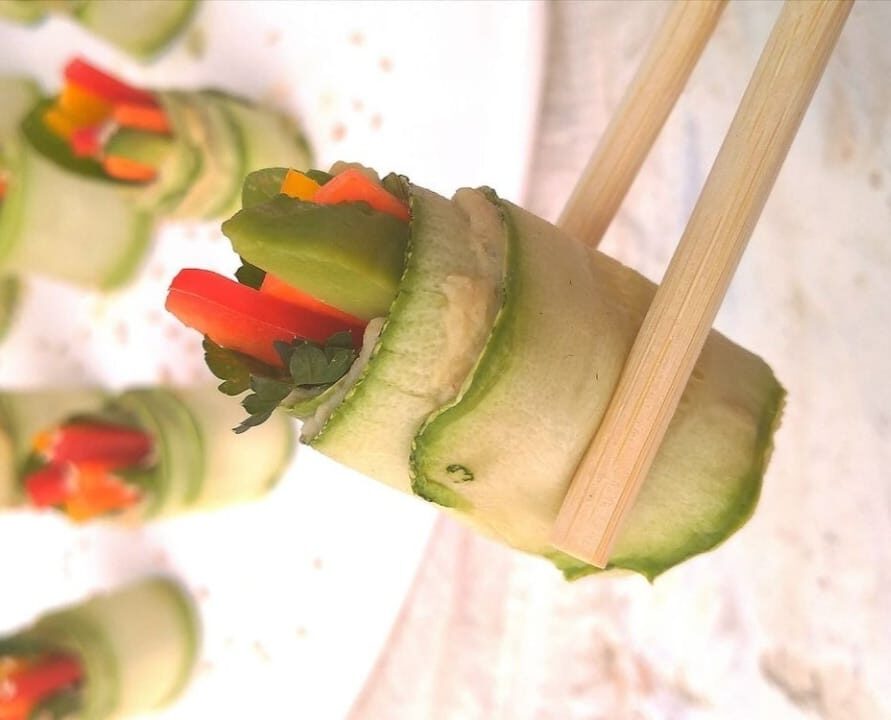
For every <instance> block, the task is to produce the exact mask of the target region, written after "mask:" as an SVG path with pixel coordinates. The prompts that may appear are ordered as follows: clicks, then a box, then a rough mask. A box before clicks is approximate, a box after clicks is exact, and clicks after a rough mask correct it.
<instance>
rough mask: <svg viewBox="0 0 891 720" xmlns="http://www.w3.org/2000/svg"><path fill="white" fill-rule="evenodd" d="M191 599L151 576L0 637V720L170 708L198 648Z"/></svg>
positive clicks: (93, 719) (97, 718)
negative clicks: (168, 706) (12, 633)
mask: <svg viewBox="0 0 891 720" xmlns="http://www.w3.org/2000/svg"><path fill="white" fill-rule="evenodd" d="M199 635H200V628H199V622H198V617H197V615H196V612H195V608H194V606H193V603H192V600H191V598H190V597H189V596H188V595H187V594H186V592H185V590H184V589H183V588H181V587H180V586H179V585H178V584H176V583H174V582H172V581H170V580H167V579H162V578H151V579H148V580H143V581H141V582H138V583H135V584H132V585H129V586H127V587H124V588H121V589H118V590H116V591H114V592H111V593H108V594H105V595H97V596H95V597H93V598H91V599H89V600H86V601H85V602H82V603H80V604H78V605H73V606H71V607H69V608H65V609H62V610H57V611H55V612H51V613H48V614H46V615H43V616H42V617H40V618H39V619H38V620H37V621H36V622H35V623H34V624H33V625H32V626H31V627H29V628H27V629H25V630H23V631H21V632H18V633H16V634H14V635H11V636H8V637H5V638H0V718H3V720H32V719H34V718H46V719H47V720H62V719H63V718H65V719H68V718H78V719H79V720H105V719H106V718H118V717H125V716H128V715H134V714H137V713H143V712H147V711H150V710H154V709H156V708H160V707H163V706H164V705H167V704H169V703H170V702H172V701H173V700H174V699H175V698H176V697H177V696H179V695H180V694H181V693H182V691H183V690H184V689H185V687H186V686H187V685H188V682H189V679H190V677H191V674H192V671H193V669H194V666H195V661H196V658H197V656H198V647H199V643H200V638H199Z"/></svg>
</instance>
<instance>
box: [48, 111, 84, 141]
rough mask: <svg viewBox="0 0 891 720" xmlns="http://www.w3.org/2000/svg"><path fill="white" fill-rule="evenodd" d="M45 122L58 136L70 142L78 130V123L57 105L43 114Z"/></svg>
mask: <svg viewBox="0 0 891 720" xmlns="http://www.w3.org/2000/svg"><path fill="white" fill-rule="evenodd" d="M43 122H44V124H45V125H46V126H47V127H48V128H49V129H50V130H52V131H53V132H54V133H55V134H56V135H58V136H59V137H60V138H64V139H65V140H70V139H71V136H72V135H73V134H74V131H75V130H77V123H75V122H74V120H72V119H71V118H70V117H68V116H67V115H66V114H65V113H64V112H62V110H61V109H59V107H58V106H57V105H53V106H51V107H50V108H49V109H48V110H47V111H46V112H45V113H44V114H43Z"/></svg>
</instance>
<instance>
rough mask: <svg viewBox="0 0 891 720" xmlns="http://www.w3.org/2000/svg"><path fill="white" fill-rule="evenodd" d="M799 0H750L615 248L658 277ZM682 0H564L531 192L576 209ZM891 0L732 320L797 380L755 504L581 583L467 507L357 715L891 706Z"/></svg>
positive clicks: (630, 210) (750, 271)
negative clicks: (573, 202) (705, 544)
mask: <svg viewBox="0 0 891 720" xmlns="http://www.w3.org/2000/svg"><path fill="white" fill-rule="evenodd" d="M779 6H780V4H779V3H776V2H764V3H759V2H737V3H730V5H729V6H728V9H727V11H726V12H725V14H724V17H723V18H722V20H721V22H720V24H719V27H718V29H717V31H716V33H715V36H714V37H713V39H712V41H711V43H710V46H709V47H708V49H707V50H706V53H705V55H704V56H703V58H702V60H701V62H700V65H699V67H698V68H697V70H696V72H695V73H694V75H693V78H692V80H691V83H690V87H689V88H688V90H687V91H686V92H685V93H684V95H683V97H682V98H681V101H680V103H679V105H678V107H677V109H676V111H675V112H674V114H673V115H672V117H671V119H670V120H669V123H668V125H667V126H666V128H665V130H664V131H663V134H662V136H661V138H660V140H659V143H658V146H657V147H656V148H655V150H654V152H653V155H652V156H651V158H650V159H649V160H648V162H647V164H646V165H645V167H644V169H643V171H642V174H641V177H640V178H639V180H638V182H637V183H636V184H635V186H634V188H633V189H632V191H631V193H630V195H629V197H628V199H627V201H626V203H625V205H624V207H623V209H622V211H621V213H620V215H619V216H618V218H617V220H616V222H615V224H614V226H613V227H612V228H611V230H610V232H609V234H608V235H607V237H606V240H605V242H604V245H603V249H604V250H605V251H606V252H608V253H610V254H612V255H614V256H615V257H617V258H619V259H621V260H623V261H625V262H626V263H628V264H630V265H632V266H634V267H636V268H637V269H639V270H641V271H643V272H644V273H645V274H647V275H649V276H650V277H651V278H653V279H658V278H659V276H660V274H661V272H662V271H663V269H664V267H665V265H666V263H667V261H668V258H669V257H670V255H671V252H672V249H673V248H674V245H675V244H676V242H677V240H678V238H679V237H680V234H681V231H682V229H683V227H684V224H685V223H686V220H687V217H688V215H689V213H690V210H691V209H692V206H693V203H694V202H695V198H696V196H697V194H698V192H699V189H700V188H701V186H702V183H703V182H704V179H705V176H706V174H707V172H708V168H709V167H710V165H711V162H712V160H713V159H714V157H715V155H716V153H717V149H718V147H719V144H720V141H721V139H722V137H723V135H724V133H725V131H726V129H727V126H728V125H729V122H730V118H731V116H732V113H733V111H734V109H735V107H736V104H737V103H738V101H739V99H740V97H741V95H742V92H743V90H744V87H745V84H746V82H747V80H748V77H749V75H750V74H751V71H752V69H753V68H754V65H755V62H756V60H757V57H758V54H759V53H760V49H761V47H762V46H763V44H764V41H765V40H766V37H767V34H768V32H769V30H770V27H771V25H772V22H773V20H774V18H775V17H776V15H777V13H778V11H779ZM665 8H666V6H665V5H664V4H662V3H656V2H637V3H629V2H578V3H571V2H558V3H554V4H551V5H550V6H549V12H550V21H551V24H550V32H549V41H550V45H549V58H548V60H549V61H548V71H547V77H546V85H545V90H544V106H543V111H542V116H541V122H540V136H539V140H538V144H537V150H536V154H535V157H534V162H533V166H532V184H531V192H530V195H529V198H528V203H527V204H529V205H530V206H531V208H532V209H533V210H536V211H537V212H539V213H541V214H543V215H545V216H546V217H549V218H552V219H553V218H555V217H556V215H557V213H558V212H559V210H560V207H561V206H562V203H563V202H564V200H565V199H566V197H567V196H568V194H569V191H570V189H571V187H572V185H573V183H574V181H575V178H576V177H577V176H578V174H579V172H580V171H581V169H582V167H583V165H584V163H585V161H586V159H587V156H588V154H589V152H590V150H591V148H592V147H593V145H594V143H595V142H596V139H597V137H598V136H599V134H600V132H601V131H602V130H603V128H604V126H605V124H606V122H607V119H608V117H609V115H610V113H611V112H612V110H613V109H614V107H615V106H616V104H617V103H618V100H619V99H620V97H621V94H622V92H623V90H624V88H625V86H626V85H627V82H628V80H629V78H630V76H631V73H632V72H633V71H634V68H635V67H636V64H637V62H638V60H639V58H640V56H641V54H642V52H643V49H644V47H645V46H646V42H647V39H648V38H649V36H650V34H651V33H652V31H653V30H654V28H655V27H656V26H657V24H658V22H659V20H660V18H661V15H662V14H663V13H664V11H665ZM889 37H891V3H887V2H869V1H865V0H864V1H862V2H860V3H858V4H857V5H856V6H855V8H854V10H853V13H852V15H851V17H850V19H849V21H848V24H847V27H846V28H845V31H844V33H843V35H842V38H841V41H840V44H839V46H838V48H837V51H836V53H835V56H834V57H833V59H832V60H831V62H830V65H829V67H828V69H827V72H826V75H825V77H824V79H823V82H822V84H821V86H820V88H819V89H818V91H817V94H816V96H815V98H814V101H813V104H812V106H811V109H810V111H809V113H808V115H807V116H806V118H805V120H804V124H803V126H802V128H801V131H800V133H799V136H798V138H797V140H796V142H795V145H794V146H793V148H792V150H791V153H790V155H789V158H788V160H787V162H786V165H785V167H784V169H783V171H782V173H781V175H780V178H779V180H778V182H777V185H776V188H775V190H774V192H773V195H772V197H771V199H770V201H769V202H768V204H767V207H766V208H765V211H764V214H763V216H762V219H761V222H760V224H759V226H758V228H757V230H756V232H755V234H754V236H753V238H752V241H751V244H750V246H749V249H748V251H747V254H746V256H745V258H744V259H743V262H742V264H741V266H740V268H739V271H738V273H737V276H736V278H735V281H734V284H733V286H732V288H731V291H730V294H729V296H728V298H727V300H726V302H725V304H724V307H723V309H722V311H721V314H720V316H719V318H718V322H717V326H718V327H719V329H721V330H722V331H724V332H725V333H727V334H728V335H729V336H730V337H732V338H733V339H735V340H737V341H738V342H740V343H741V344H743V345H745V346H747V347H749V348H750V349H752V350H755V351H756V352H758V353H759V354H761V355H763V356H764V357H765V358H766V359H767V360H768V362H770V363H771V365H772V366H773V367H774V369H775V371H776V373H777V375H778V376H779V377H780V379H781V380H782V382H783V383H784V384H785V386H786V388H787V389H788V391H789V400H788V405H787V408H786V413H785V420H784V424H783V426H782V428H781V429H780V431H779V434H778V435H777V438H776V451H775V453H774V457H773V460H772V463H771V466H770V469H769V473H768V476H767V478H766V481H765V487H764V492H763V496H762V501H761V504H760V507H759V510H758V511H757V513H756V515H755V517H754V519H753V520H752V521H751V522H750V523H749V524H748V526H747V527H746V528H745V529H744V530H743V531H742V532H740V533H739V534H738V535H736V536H735V537H734V538H732V539H731V540H730V541H729V542H727V543H726V544H725V545H724V546H722V547H721V548H720V549H718V550H717V551H716V552H713V553H711V554H709V555H706V556H702V557H699V558H697V559H695V560H693V561H692V562H689V563H687V564H685V565H683V566H681V567H679V568H676V569H675V570H673V571H671V572H669V573H667V574H666V575H665V576H663V577H661V578H659V579H658V580H657V581H656V583H655V584H654V585H652V586H650V585H648V584H647V583H646V582H645V581H643V580H641V579H638V578H614V579H597V578H593V579H587V580H582V581H580V582H578V583H576V584H573V585H567V584H565V583H563V582H562V580H560V579H559V577H558V576H557V575H556V574H555V573H554V571H553V570H551V569H550V568H549V567H546V566H545V565H544V564H543V563H540V562H539V561H536V560H533V559H527V558H523V557H519V556H517V555H514V554H511V553H509V552H507V551H505V550H503V549H502V548H500V547H496V546H495V545H493V544H491V543H489V542H488V541H486V540H483V539H480V538H478V537H475V536H472V535H470V534H469V533H467V532H466V531H465V530H463V529H461V528H458V527H457V526H455V525H454V524H452V523H451V522H449V521H447V520H441V521H440V522H439V524H438V526H437V528H436V530H435V532H434V536H433V539H432V541H431V544H430V546H429V549H428V553H427V556H426V560H425V563H424V565H423V567H422V569H421V572H420V574H419V576H418V578H417V580H416V582H415V584H414V587H413V590H412V591H411V594H410V596H409V599H408V601H407V602H406V604H405V606H404V608H403V611H402V614H401V616H400V619H399V621H398V623H397V626H396V629H395V630H394V632H393V634H392V636H391V639H390V642H389V645H388V649H387V651H386V652H385V654H384V655H383V656H382V657H381V659H380V660H379V663H378V666H377V669H376V671H375V673H374V674H373V676H372V677H371V678H370V680H369V682H368V684H367V685H366V688H365V691H364V693H363V695H362V697H361V698H360V699H359V701H358V702H357V703H356V705H355V706H354V709H353V713H352V717H353V720H372V719H377V718H392V719H394V720H400V719H402V718H405V719H414V718H425V719H426V718H430V719H431V720H434V719H436V720H446V719H453V718H454V719H460V720H474V719H476V718H480V719H483V718H485V719H486V720H496V719H501V718H504V719H508V718H509V719H510V720H532V719H533V718H534V719H536V720H550V719H554V720H557V719H560V720H574V719H579V720H582V719H585V720H587V719H589V718H590V719H594V718H611V719H612V718H623V719H624V718H671V719H677V720H692V719H693V718H697V719H699V718H722V719H725V718H790V719H799V718H800V719H802V720H803V719H804V718H813V717H820V718H826V719H831V720H856V719H859V718H864V719H873V718H875V719H878V718H888V717H891V701H889V700H888V696H887V692H886V690H887V688H888V687H889V686H891V622H889V620H891V543H889V540H891V533H889V530H891V472H889V461H891V383H889V382H888V379H887V374H888V371H889V370H891V340H889V329H891V279H889V278H891V85H889V82H888V78H889V77H891V45H889V43H888V38H889Z"/></svg>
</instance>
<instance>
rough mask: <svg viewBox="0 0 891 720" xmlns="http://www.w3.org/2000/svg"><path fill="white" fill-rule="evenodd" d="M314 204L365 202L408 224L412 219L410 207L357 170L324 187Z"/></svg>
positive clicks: (343, 174) (347, 171)
mask: <svg viewBox="0 0 891 720" xmlns="http://www.w3.org/2000/svg"><path fill="white" fill-rule="evenodd" d="M312 202H314V203H318V204H319V205H338V204H340V203H345V202H364V203H368V204H369V205H370V206H371V207H372V208H374V209H375V210H379V211H380V212H384V213H387V214H389V215H392V216H393V217H395V218H396V219H398V220H404V221H405V222H408V220H409V219H410V218H411V213H410V212H409V210H408V205H406V204H405V203H404V202H402V201H401V200H400V199H399V198H397V197H396V196H395V195H393V194H392V193H390V192H388V191H387V190H386V189H385V188H384V187H383V186H381V185H379V184H378V183H376V182H374V180H372V179H371V178H369V177H367V176H366V175H364V174H363V173H362V172H361V171H359V170H356V169H355V168H351V169H349V170H344V171H343V172H342V173H340V175H335V176H334V177H333V178H331V179H330V180H329V181H328V182H326V183H325V184H324V185H322V187H320V188H319V189H318V190H316V192H315V194H314V195H313V196H312Z"/></svg>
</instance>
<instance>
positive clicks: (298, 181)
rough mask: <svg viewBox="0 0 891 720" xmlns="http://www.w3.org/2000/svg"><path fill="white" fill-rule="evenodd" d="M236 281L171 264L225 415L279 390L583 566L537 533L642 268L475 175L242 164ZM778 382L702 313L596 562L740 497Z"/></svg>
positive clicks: (383, 465) (516, 537) (454, 502)
mask: <svg viewBox="0 0 891 720" xmlns="http://www.w3.org/2000/svg"><path fill="white" fill-rule="evenodd" d="M223 232H224V233H225V234H226V235H227V236H228V237H229V239H230V241H231V243H232V246H233V249H234V250H235V252H236V253H237V254H238V255H239V256H240V257H241V258H242V260H243V265H242V267H241V268H239V270H238V272H237V273H236V276H237V277H238V279H239V282H235V281H232V280H229V279H227V278H224V277H221V276H218V275H215V274H213V273H208V272H206V271H202V270H194V269H187V270H183V271H182V272H181V273H180V274H179V275H178V276H177V278H175V279H174V281H173V284H172V286H171V288H170V292H169V295H168V300H167V307H168V309H169V310H171V311H172V312H173V313H174V314H175V315H177V316H178V317H179V318H180V319H181V320H182V321H183V322H184V323H186V324H187V325H190V326H191V327H194V328H196V329H198V330H199V331H201V332H202V333H204V335H205V337H206V339H205V347H206V349H207V361H208V365H209V367H210V369H211V370H212V371H213V372H214V373H215V374H216V375H217V376H218V377H220V378H221V379H223V380H224V382H223V384H222V385H221V386H220V389H221V390H222V391H223V392H225V393H229V394H233V395H237V394H239V393H241V392H244V391H247V390H250V393H249V394H248V395H247V396H246V397H245V398H244V401H243V405H244V408H245V409H246V410H247V412H248V417H247V418H246V420H245V421H244V422H243V423H242V425H241V426H240V428H239V429H240V430H244V429H247V428H250V427H253V426H255V425H258V424H261V423H262V422H264V421H266V420H268V418H269V417H270V416H271V415H272V413H273V411H274V410H275V409H276V408H280V409H282V410H284V411H285V412H288V413H290V414H292V415H294V416H296V417H297V418H299V419H301V420H302V421H303V428H302V440H303V441H304V442H307V443H309V444H310V445H312V446H314V447H315V448H317V449H318V450H320V451H321V452H323V453H325V454H326V455H328V456H330V457H332V458H334V459H335V460H337V461H338V462H341V463H343V464H345V465H348V466H350V467H352V468H354V469H356V470H359V471H360V472H362V473H365V474H366V475H368V476H370V477H372V478H375V479H377V480H380V481H381V482H384V483H386V484H388V485H390V486H392V487H394V488H396V489H399V490H402V491H404V492H410V493H414V494H416V495H419V496H420V497H422V498H424V499H426V500H429V501H431V502H434V503H437V504H439V505H441V506H442V507H444V508H445V509H447V510H448V511H449V512H450V513H452V514H454V515H455V516H457V517H459V518H461V519H462V520H464V521H466V522H467V523H469V524H470V525H472V526H473V527H475V528H476V529H478V530H480V531H481V532H483V533H485V534H486V535H488V536H490V537H493V538H496V539H498V540H500V541H502V542H504V543H506V544H508V545H510V546H512V547H515V548H517V549H520V550H523V551H526V552H530V553H535V554H538V555H542V556H545V557H547V558H549V559H550V560H552V561H553V562H554V563H555V564H556V565H557V566H558V567H559V568H561V569H562V570H563V571H564V573H565V574H566V575H567V577H577V576H580V575H583V574H587V573H589V572H593V570H594V569H593V568H592V567H590V566H589V565H587V564H586V563H584V562H582V561H581V560H578V559H576V558H573V557H569V556H568V555H566V554H564V553H561V552H559V551H557V550H556V549H555V548H553V547H552V546H551V545H550V544H549V541H548V537H549V534H550V530H551V527H552V525H553V522H554V520H555V518H556V514H557V511H558V509H559V507H560V504H561V502H562V500H563V497H564V495H565V493H566V489H567V487H568V484H569V482H570V479H571V478H572V475H573V472H574V470H575V467H576V465H577V463H578V462H579V460H580V458H581V456H582V454H583V453H584V450H585V448H586V447H587V445H588V443H589V442H590V440H591V438H592V436H593V435H594V433H595V432H596V430H597V427H598V425H599V423H600V421H601V419H602V417H603V414H604V412H605V410H606V406H607V404H608V402H609V399H610V397H611V395H612V392H613V390H614V388H615V386H616V383H617V381H618V377H619V373H620V371H621V369H622V366H623V364H624V362H625V358H626V357H627V355H628V352H629V350H630V348H631V345H632V343H633V341H634V338H635V336H636V333H637V331H638V328H639V327H640V325H641V323H642V320H643V317H644V315H645V313H646V310H647V307H648V305H649V303H650V301H651V299H652V297H653V294H654V292H655V287H654V285H653V284H652V283H650V282H649V281H647V280H646V279H645V278H643V277H642V276H641V275H639V274H638V273H636V272H634V271H632V270H630V269H628V268H626V267H624V266H622V265H621V264H619V263H618V262H615V261H614V260H612V259H610V258H608V257H606V256H605V255H603V254H601V253H599V252H595V251H592V250H590V249H588V248H586V247H585V246H583V245H581V244H580V243H578V242H576V241H575V240H573V239H572V238H569V237H568V236H567V235H565V234H564V233H562V232H561V231H560V230H558V229H557V228H555V227H554V226H553V225H550V224H549V223H547V222H545V221H544V220H542V219H540V218H538V217H536V216H534V215H532V214H530V213H528V212H526V211H525V210H523V209H522V208H520V207H517V206H516V205H514V204H512V203H510V202H507V201H505V200H503V199H501V198H499V197H498V196H497V194H496V193H495V192H494V191H492V190H491V189H488V188H480V189H462V190H459V191H458V192H457V193H456V194H455V196H454V197H453V198H452V199H451V200H448V199H446V198H443V197H441V196H439V195H437V194H435V193H432V192H430V191H429V190H426V189H424V188H422V187H420V186H417V185H414V184H412V183H411V182H409V181H408V180H407V179H406V178H404V177H399V176H396V175H389V176H387V177H385V178H384V179H383V180H379V179H378V177H377V175H376V174H375V173H373V172H372V171H369V170H367V169H364V168H359V167H355V166H349V165H342V164H339V165H337V166H335V167H334V168H332V171H331V173H320V172H317V171H311V172H307V173H301V172H297V171H294V170H286V169H284V168H270V169H267V170H264V171H260V172H257V173H253V174H251V175H249V176H248V177H247V179H246V181H245V186H244V190H243V208H242V210H241V211H239V212H238V213H236V214H235V215H234V216H233V217H232V218H230V219H229V220H227V221H226V222H225V223H224V224H223ZM782 399H783V390H782V388H781V386H780V385H779V383H778V382H777V380H776V379H775V377H774V376H773V373H772V372H771V370H770V368H769V367H768V366H767V365H766V364H765V363H764V362H763V361H762V360H760V359H759V358H758V357H756V356H755V355H753V354H752V353H750V352H748V351H746V350H744V349H743V348H741V347H739V346H737V345H735V344H734V343H732V342H731V341H730V340H728V339H727V338H725V337H724V336H722V335H720V334H719V333H717V332H712V333H711V335H710V336H709V339H708V342H707V343H706V346H705V348H704V350H703V352H702V355H701V357H700V359H699V361H698V363H697V365H696V369H695V371H694V373H693V376H692V379H691V380H690V383H689V385H688V387H687V388H686V391H685V394H684V396H683V400H682V401H681V404H680V406H679V408H678V411H677V413H676V415H675V417H674V419H673V421H672V424H671V427H670V429H669V432H668V434H667V436H666V438H665V441H664V443H663V445H662V447H661V449H660V451H659V453H658V456H657V458H656V461H655V463H654V465H653V467H652V470H651V472H650V474H649V476H648V478H647V480H646V483H645V485H644V487H643V490H642V491H641V493H640V495H639V497H638V500H637V502H636V504H635V506H634V509H633V510H632V512H631V515H630V517H629V518H628V520H627V522H626V523H625V526H624V527H623V529H622V531H621V533H620V535H619V538H618V541H617V543H616V545H615V549H614V551H613V554H612V557H611V559H610V563H609V566H610V567H613V568H624V569H627V570H633V571H637V572H639V573H642V574H643V575H645V576H647V577H649V578H653V577H655V576H656V575H658V574H659V573H661V572H663V571H664V570H666V569H668V568H669V567H671V566H673V565H675V564H676V563H678V562H680V561H682V560H684V559H686V558H688V557H691V556H692V555H695V554H697V553H700V552H703V551H705V550H708V549H710V548H712V547H714V546H715V545H717V544H718V543H720V542H721V541H722V540H724V539H725V538H726V537H728V536H729V535H730V534H731V533H732V532H733V531H734V530H736V529H737V528H739V527H740V526H741V525H742V524H743V523H744V522H745V520H746V519H747V518H748V517H749V516H750V515H751V513H752V512H753V510H754V507H755V504H756V501H757V498H758V495H759V490H760V486H761V479H762V476H763V474H764V471H765V467H766V463H767V458H768V455H769V450H770V447H771V438H772V434H773V430H774V428H775V426H776V424H777V421H778V417H779V413H780V407H781V404H782Z"/></svg>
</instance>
